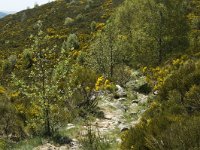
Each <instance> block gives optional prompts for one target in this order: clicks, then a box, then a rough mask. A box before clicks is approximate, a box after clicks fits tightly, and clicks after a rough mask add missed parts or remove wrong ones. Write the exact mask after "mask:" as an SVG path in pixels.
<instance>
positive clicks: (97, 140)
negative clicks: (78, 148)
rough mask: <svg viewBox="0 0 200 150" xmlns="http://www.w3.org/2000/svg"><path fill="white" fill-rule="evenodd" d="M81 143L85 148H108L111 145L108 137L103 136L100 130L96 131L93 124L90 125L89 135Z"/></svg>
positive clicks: (91, 149) (105, 149)
mask: <svg viewBox="0 0 200 150" xmlns="http://www.w3.org/2000/svg"><path fill="white" fill-rule="evenodd" d="M81 145H82V149H83V150H108V149H109V148H110V146H111V145H110V143H109V141H108V139H106V138H105V137H103V136H101V135H100V134H99V132H98V130H97V131H94V129H92V126H91V125H89V126H88V129H87V136H86V137H85V138H83V139H82V140H81Z"/></svg>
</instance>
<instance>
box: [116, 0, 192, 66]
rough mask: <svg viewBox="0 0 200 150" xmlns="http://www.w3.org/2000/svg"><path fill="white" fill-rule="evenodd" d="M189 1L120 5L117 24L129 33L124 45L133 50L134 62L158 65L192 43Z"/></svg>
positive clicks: (126, 2)
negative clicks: (189, 32) (188, 35)
mask: <svg viewBox="0 0 200 150" xmlns="http://www.w3.org/2000/svg"><path fill="white" fill-rule="evenodd" d="M186 4H187V1H186V0H180V1H176V0H170V1H168V2H167V3H164V2H162V1H155V0H151V1H140V0H136V1H125V3H124V4H123V5H122V6H121V7H119V8H118V10H117V13H116V15H115V17H114V24H115V25H116V26H117V27H118V28H117V29H120V30H119V31H117V30H116V31H115V32H119V33H118V34H120V35H124V36H127V39H126V42H127V44H123V47H122V49H123V50H127V51H131V55H129V57H130V56H132V57H131V59H132V61H131V62H132V64H133V65H135V66H137V65H138V64H142V65H148V66H149V65H156V64H158V63H160V62H161V61H162V60H163V58H164V57H165V56H166V55H167V54H169V53H171V52H173V53H174V52H177V51H183V50H185V49H186V48H187V47H188V44H187V43H188V42H187V33H188V29H189V27H188V24H187V18H186V15H187V9H186ZM172 12H173V13H172ZM177 18H178V19H177Z"/></svg>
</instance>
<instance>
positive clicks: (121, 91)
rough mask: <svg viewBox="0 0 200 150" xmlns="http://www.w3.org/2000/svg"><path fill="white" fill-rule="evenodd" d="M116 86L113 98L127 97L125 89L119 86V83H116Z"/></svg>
mask: <svg viewBox="0 0 200 150" xmlns="http://www.w3.org/2000/svg"><path fill="white" fill-rule="evenodd" d="M116 87H117V91H116V93H115V95H114V98H115V99H119V98H122V97H127V93H126V92H125V90H124V89H123V88H122V87H121V86H120V85H116Z"/></svg>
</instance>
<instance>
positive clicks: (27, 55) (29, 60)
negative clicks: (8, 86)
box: [22, 49, 33, 69]
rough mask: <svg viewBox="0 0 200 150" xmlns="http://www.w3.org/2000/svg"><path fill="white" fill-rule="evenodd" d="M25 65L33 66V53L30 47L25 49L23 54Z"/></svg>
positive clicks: (26, 66)
mask: <svg viewBox="0 0 200 150" xmlns="http://www.w3.org/2000/svg"><path fill="white" fill-rule="evenodd" d="M22 61H23V67H24V68H25V69H28V68H31V67H32V65H33V54H32V52H31V50H30V49H25V50H24V51H23V54H22Z"/></svg>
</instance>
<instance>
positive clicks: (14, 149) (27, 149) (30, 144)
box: [7, 137, 43, 150]
mask: <svg viewBox="0 0 200 150" xmlns="http://www.w3.org/2000/svg"><path fill="white" fill-rule="evenodd" d="M42 141H43V140H42V138H41V137H35V138H31V139H27V140H23V141H20V142H18V143H16V144H12V145H11V146H10V147H9V148H7V149H8V150H32V149H33V148H34V147H37V146H39V145H41V144H43V142H42Z"/></svg>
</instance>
